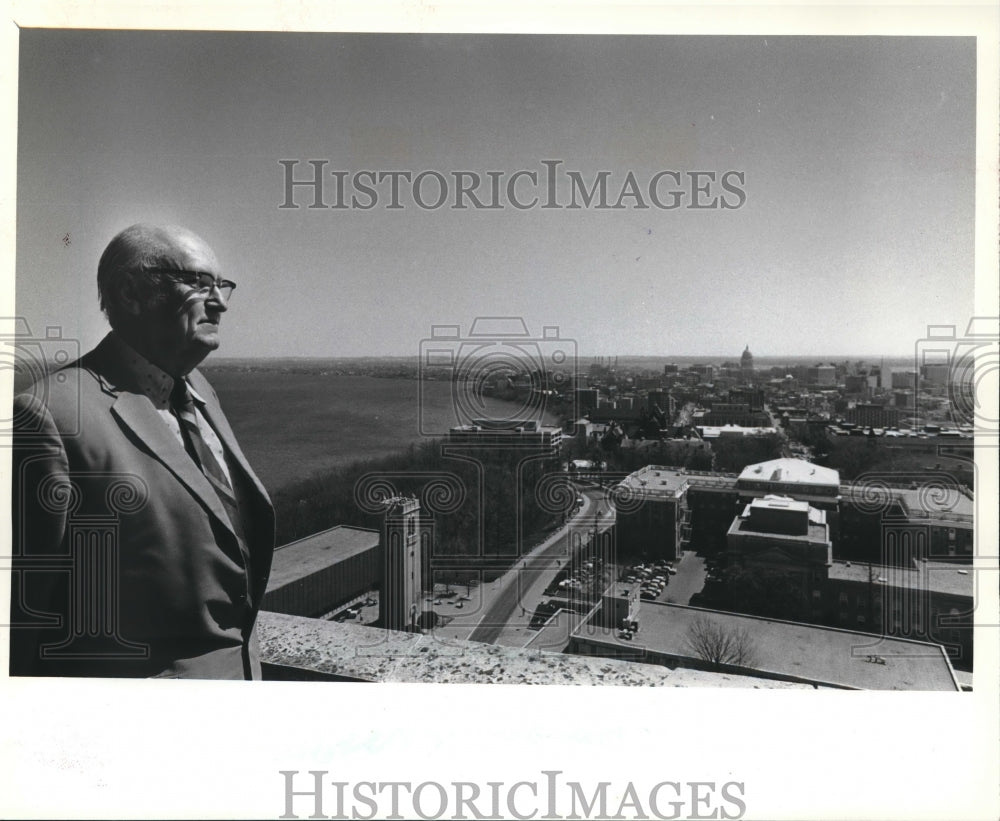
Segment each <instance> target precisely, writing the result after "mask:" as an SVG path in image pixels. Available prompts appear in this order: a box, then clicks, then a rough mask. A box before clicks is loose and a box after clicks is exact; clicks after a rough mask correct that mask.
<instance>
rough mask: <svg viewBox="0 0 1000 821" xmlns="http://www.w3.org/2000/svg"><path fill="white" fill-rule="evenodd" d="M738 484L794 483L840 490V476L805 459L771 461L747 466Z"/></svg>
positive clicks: (830, 469)
mask: <svg viewBox="0 0 1000 821" xmlns="http://www.w3.org/2000/svg"><path fill="white" fill-rule="evenodd" d="M739 481H740V482H794V483H796V484H803V485H830V486H831V487H833V488H834V489H838V490H839V488H840V474H839V473H837V471H835V470H833V469H832V468H824V467H820V466H819V465H814V464H813V463H812V462H807V461H806V460H805V459H772V460H771V461H769V462H759V463H757V464H756V465H747V466H746V467H745V468H743V472H742V473H740V477H739Z"/></svg>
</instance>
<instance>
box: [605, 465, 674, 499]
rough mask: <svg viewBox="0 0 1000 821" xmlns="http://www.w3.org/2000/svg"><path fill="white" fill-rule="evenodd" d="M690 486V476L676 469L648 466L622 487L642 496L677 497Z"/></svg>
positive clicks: (631, 476)
mask: <svg viewBox="0 0 1000 821" xmlns="http://www.w3.org/2000/svg"><path fill="white" fill-rule="evenodd" d="M687 484H688V474H687V473H685V472H684V471H683V470H677V469H676V468H669V467H662V466H660V465H646V467H644V468H640V469H639V470H637V471H636V472H635V473H632V474H630V475H629V476H627V477H625V478H624V479H622V481H621V486H622V487H626V488H628V489H629V490H631V491H634V492H635V493H637V494H638V495H640V496H648V497H655V496H664V497H666V496H671V497H673V496H676V495H677V494H678V493H679V492H680V491H682V490H683V489H684V488H685V487H687Z"/></svg>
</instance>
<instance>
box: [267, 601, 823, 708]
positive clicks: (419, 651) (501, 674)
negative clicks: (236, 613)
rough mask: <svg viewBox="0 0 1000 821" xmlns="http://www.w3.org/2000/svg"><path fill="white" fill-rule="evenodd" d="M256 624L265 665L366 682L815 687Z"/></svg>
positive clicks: (346, 628)
mask: <svg viewBox="0 0 1000 821" xmlns="http://www.w3.org/2000/svg"><path fill="white" fill-rule="evenodd" d="M257 624H258V626H259V628H258V629H259V633H260V643H261V651H262V661H263V662H264V663H266V664H273V665H278V666H281V667H285V668H295V669H298V670H302V671H305V672H316V673H320V674H324V675H330V676H337V677H341V678H347V679H357V680H361V681H378V682H383V681H392V682H415V683H419V682H428V683H446V684H461V683H474V684H585V685H586V684H611V685H632V686H647V687H742V688H758V689H774V688H792V689H803V688H807V687H808V688H810V689H811V687H810V685H807V684H800V683H796V682H782V681H769V680H765V679H759V678H753V677H750V676H741V675H734V674H730V673H713V672H706V671H702V670H685V669H678V670H670V669H668V668H667V667H663V666H661V665H658V664H635V663H632V662H627V661H618V660H613V659H603V658H585V657H583V656H574V655H567V654H563V653H548V652H544V651H540V650H533V649H526V648H520V647H504V646H501V645H495V644H481V643H479V642H474V641H459V640H454V639H447V640H446V639H441V638H439V637H437V636H434V635H433V634H420V633H396V632H391V631H388V630H380V629H378V628H374V627H360V626H358V625H354V624H346V623H344V624H340V623H337V622H331V621H323V620H321V619H307V618H302V617H301V616H288V615H285V614H283V613H269V612H261V614H260V617H259V618H258V621H257Z"/></svg>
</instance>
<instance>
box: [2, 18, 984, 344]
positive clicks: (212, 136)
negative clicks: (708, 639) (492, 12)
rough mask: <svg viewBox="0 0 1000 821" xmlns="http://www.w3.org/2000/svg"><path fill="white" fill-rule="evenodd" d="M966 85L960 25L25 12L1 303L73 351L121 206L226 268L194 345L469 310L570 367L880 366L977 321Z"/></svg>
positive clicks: (91, 331)
mask: <svg viewBox="0 0 1000 821" xmlns="http://www.w3.org/2000/svg"><path fill="white" fill-rule="evenodd" d="M975 88H976V77H975V42H974V40H973V39H972V38H943V37H942V38H901V37H842V38H836V37H769V36H760V37H673V36H670V37H662V36H659V37H645V36H630V37H621V36H597V37H580V36H556V35H493V36H485V35H376V34H342V35H333V34H301V33H300V34H279V33H238V32H225V33H211V32H134V31H133V32H129V31H117V32H112V31H53V30H25V31H23V32H22V34H21V48H20V100H19V136H18V139H19V168H18V215H19V220H18V228H17V232H18V233H17V240H18V257H17V283H16V284H17V302H16V308H17V311H18V314H19V315H21V316H23V317H25V318H26V319H27V320H28V322H29V324H30V326H31V328H32V331H33V333H38V331H36V330H35V329H36V328H45V327H47V326H52V325H57V326H60V327H61V328H62V329H63V331H64V334H65V335H66V336H68V337H71V338H75V339H79V340H80V342H81V346H82V347H84V348H86V347H89V346H90V345H91V344H93V343H95V342H96V341H97V340H98V339H99V338H100V336H101V335H103V333H104V331H105V329H106V326H105V324H104V321H103V318H102V317H101V316H100V314H99V311H98V309H97V300H96V286H95V283H94V273H95V272H96V264H97V259H98V258H99V256H100V252H101V250H102V249H103V247H104V245H105V244H106V243H107V241H108V240H109V239H110V237H111V236H112V235H113V234H114V233H115V232H117V231H118V230H120V229H121V228H123V227H125V226H126V225H128V224H131V223H132V222H135V221H138V220H147V221H154V222H167V223H178V224H182V225H187V226H189V227H192V228H194V229H195V230H196V231H198V232H199V233H201V234H202V235H203V236H205V238H206V239H207V240H208V241H209V243H210V244H211V245H212V246H213V247H214V248H215V249H216V251H217V253H218V255H219V257H220V259H221V260H222V261H223V266H224V269H225V270H226V272H227V274H228V275H229V276H231V277H232V278H233V279H235V280H237V282H238V284H239V286H240V287H239V288H238V289H237V291H236V293H235V295H234V297H233V301H232V305H231V313H230V315H229V316H228V317H226V318H225V320H224V322H223V329H222V331H223V332H222V347H221V348H220V350H219V351H218V355H219V356H220V357H252V356H296V355H301V356H364V355H391V356H404V355H409V354H416V353H417V350H418V347H419V345H420V341H421V340H422V339H424V338H426V337H427V336H428V335H429V334H430V332H431V328H432V326H434V325H437V324H458V325H461V326H462V327H463V330H466V329H467V328H468V327H469V324H470V323H471V322H472V321H473V320H474V318H475V317H477V316H481V315H510V316H514V315H516V316H519V317H522V318H523V319H524V320H525V323H526V325H527V327H528V329H529V332H530V333H531V334H532V335H534V336H541V334H542V330H543V328H544V327H546V326H558V327H559V329H560V334H561V336H563V337H564V338H568V339H573V340H574V341H575V342H576V345H577V348H578V350H579V351H580V352H581V353H586V354H590V353H593V354H595V355H596V354H600V353H601V352H613V353H618V354H621V355H657V353H656V352H657V351H659V350H666V351H675V352H676V353H675V354H673V355H678V356H689V355H694V356H711V357H728V356H738V355H739V352H740V351H742V350H743V347H744V345H745V344H746V343H747V342H748V341H749V340H759V341H758V342H755V345H754V346H752V347H751V350H753V348H754V347H756V348H758V349H759V351H760V352H761V353H763V352H765V351H768V352H769V351H782V350H785V351H789V352H790V354H791V353H792V352H794V354H795V355H803V356H828V355H829V353H828V352H829V351H831V350H842V351H844V353H843V354H840V355H842V356H858V355H862V352H863V351H868V352H869V353H868V354H867V355H869V356H873V355H876V354H877V355H882V354H883V353H884V355H905V354H906V353H907V352H908V351H910V350H912V349H913V346H914V344H915V342H916V340H918V339H920V338H921V337H922V336H923V335H924V332H925V331H926V327H927V326H928V325H941V324H955V325H957V326H959V332H961V329H962V328H964V325H965V324H966V323H967V321H968V319H969V318H970V317H971V316H972V315H973V313H974V312H975V309H974V301H973V291H974V275H973V266H974V259H973V246H974V243H973V225H974V218H973V215H974V199H973V193H974V186H973V183H974V177H975V116H974V115H975ZM70 125H71V126H72V127H70ZM282 163H284V164H282ZM317 167H318V168H319V169H320V171H321V177H320V179H321V182H322V184H323V190H322V191H321V192H316V191H315V190H314V189H313V188H310V187H309V186H307V185H302V184H300V183H302V182H303V181H305V182H308V181H309V180H310V179H316V178H315V176H314V173H315V172H314V169H315V168H317ZM366 170H367V171H368V172H371V174H373V175H375V176H373V177H364V176H362V177H360V178H359V177H358V176H357V175H358V174H364V172H365V171H366ZM404 173H406V174H409V177H406V176H402V174H404ZM463 174H465V175H473V176H465V177H460V176H459V175H463ZM490 174H493V175H494V176H492V177H491V176H490ZM337 175H340V176H337ZM378 175H382V180H381V182H378ZM393 175H396V176H395V178H393ZM420 175H424V176H423V178H422V184H421V185H418V186H414V184H413V181H414V180H415V178H417V177H419V176H420ZM531 175H534V176H533V177H532V176H531ZM574 175H575V176H574ZM658 175H659V176H658ZM553 181H554V182H553ZM474 182H476V183H477V184H476V185H475V186H473V183H474ZM598 183H603V184H606V189H607V193H606V196H604V195H601V194H600V192H599V191H598V190H597V185H598ZM290 184H291V188H289V185H290ZM392 184H398V186H399V194H398V200H399V204H400V207H399V208H395V207H393V202H394V196H393V191H392V190H391V185H392ZM460 186H465V187H466V188H469V189H470V190H471V193H469V194H468V195H465V194H463V195H459V193H458V189H459V187H460ZM366 187H367V188H368V189H369V190H372V189H374V191H375V197H374V202H373V197H372V195H371V194H370V193H367V194H366V192H365V188H366ZM439 189H440V191H441V192H442V193H443V191H444V190H445V189H447V195H448V196H447V197H446V198H445V204H444V205H442V206H441V207H440V208H434V207H431V206H434V205H435V202H436V201H437V199H438V196H437V195H438V193H439ZM317 193H318V199H317V198H315V197H314V194H317ZM588 195H592V197H593V198H592V199H591V200H590V202H589V204H586V203H587V202H588ZM534 199H537V200H538V201H537V203H536V204H535V205H534V206H533V207H529V208H521V207H520V206H519V205H518V203H521V204H523V203H528V202H531V201H532V200H534ZM317 201H318V202H319V203H320V204H322V205H325V206H327V207H325V208H312V207H310V206H311V205H314V204H315V203H316V202H317ZM477 202H478V203H479V205H477V204H476V203H477ZM602 202H603V204H604V205H606V206H607V207H603V206H602ZM657 202H659V204H660V205H661V206H672V205H673V204H674V203H675V202H676V203H679V205H678V206H677V207H676V208H674V207H658V206H657V204H656V203H657ZM419 203H422V204H419ZM456 203H457V204H460V205H462V206H463V207H462V208H458V209H456V208H453V207H452V206H453V205H455V204H456ZM574 203H576V205H577V206H578V207H577V208H573V207H571V206H572V205H573V204H574ZM338 204H340V205H345V207H343V208H340V207H334V206H337V205H338ZM494 204H496V205H497V207H493V206H494ZM711 204H714V207H707V206H708V205H711ZM369 205H371V206H372V207H368V206H369ZM480 205H481V206H482V207H479V206H480ZM282 206H286V207H282ZM348 206H350V207H348ZM548 206H553V207H548ZM615 206H619V207H615ZM667 355H671V354H667ZM755 355H756V354H755ZM779 355H780V354H779Z"/></svg>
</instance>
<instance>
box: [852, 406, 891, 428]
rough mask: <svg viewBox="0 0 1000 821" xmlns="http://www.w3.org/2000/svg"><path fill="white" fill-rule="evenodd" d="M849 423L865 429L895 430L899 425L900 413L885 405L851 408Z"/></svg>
mask: <svg viewBox="0 0 1000 821" xmlns="http://www.w3.org/2000/svg"><path fill="white" fill-rule="evenodd" d="M846 416H847V421H848V422H853V423H854V424H855V425H858V426H859V427H863V428H895V427H897V426H898V425H899V419H900V412H899V410H898V409H897V408H887V407H885V406H884V405H862V404H860V403H858V404H857V405H855V406H854V407H853V408H849V409H848V411H847V413H846Z"/></svg>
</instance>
